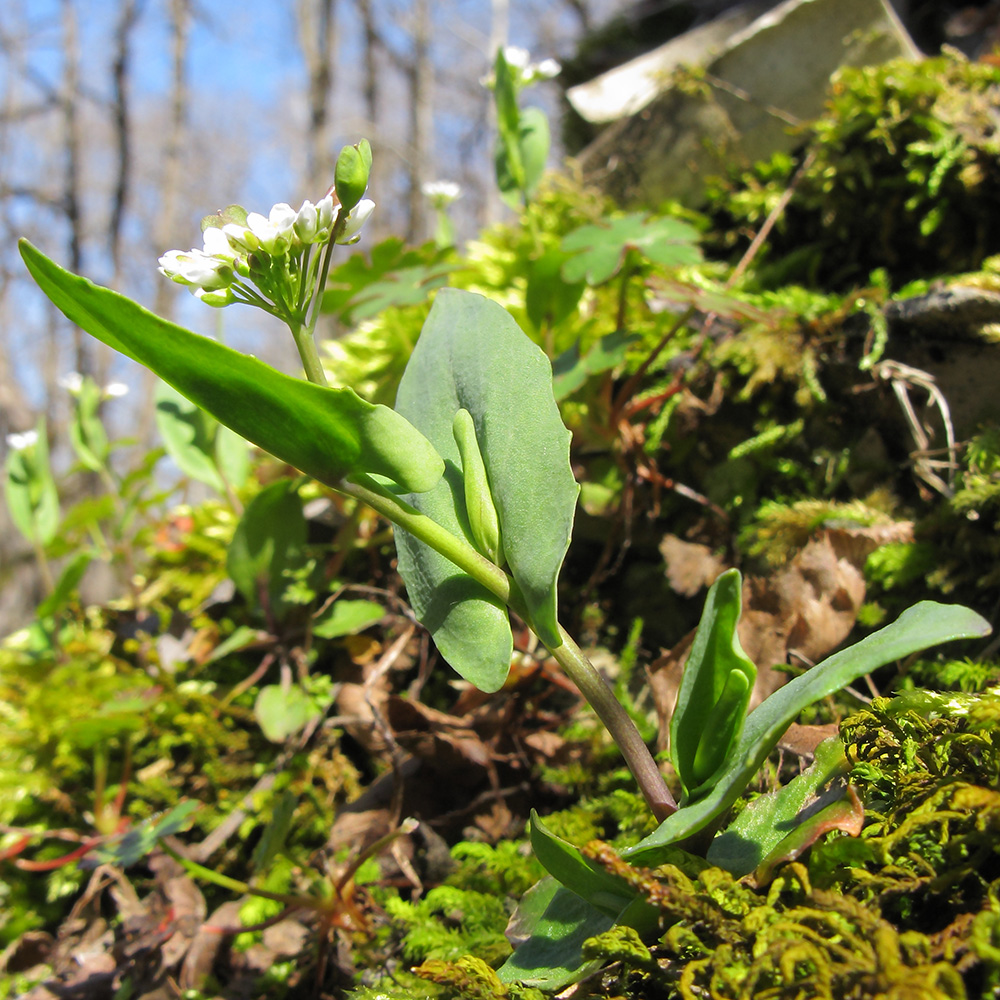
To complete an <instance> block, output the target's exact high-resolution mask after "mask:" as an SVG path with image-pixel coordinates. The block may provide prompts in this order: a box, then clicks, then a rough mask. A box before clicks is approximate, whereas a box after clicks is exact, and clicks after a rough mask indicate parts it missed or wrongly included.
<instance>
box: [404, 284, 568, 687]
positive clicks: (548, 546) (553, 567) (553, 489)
mask: <svg viewBox="0 0 1000 1000" xmlns="http://www.w3.org/2000/svg"><path fill="white" fill-rule="evenodd" d="M396 408H397V410H398V412H399V413H401V414H402V415H403V416H404V417H406V418H407V419H408V420H409V421H410V422H411V423H412V424H413V425H414V426H415V427H416V428H417V429H418V430H420V431H422V432H423V433H424V434H425V435H426V436H427V438H428V439H429V440H430V441H431V443H432V444H433V445H434V446H435V447H436V448H437V450H438V452H439V453H440V454H441V455H442V456H444V458H445V461H446V464H447V471H446V473H445V476H444V478H443V479H442V480H441V481H440V482H439V483H438V485H437V486H436V487H435V488H434V489H433V490H431V491H429V492H427V493H424V494H421V495H415V496H412V497H410V502H411V503H412V504H413V505H414V506H415V507H416V508H417V509H418V510H420V511H421V512H422V513H424V514H427V515H428V516H429V517H431V518H433V519H434V520H435V521H437V522H438V523H439V524H441V525H443V526H444V527H446V528H448V529H449V530H452V531H456V532H460V533H461V534H462V535H463V536H464V537H465V538H467V539H468V540H469V541H470V543H472V542H473V540H472V537H471V532H470V530H469V525H468V518H467V516H466V513H465V500H464V489H463V484H462V476H461V457H460V455H459V450H458V445H457V444H456V443H455V439H454V435H453V430H452V427H453V422H454V419H455V414H456V413H457V412H458V410H459V409H461V408H464V409H466V410H468V411H469V413H470V414H471V415H472V419H473V422H474V424H475V432H476V439H477V441H478V443H479V448H480V451H481V453H482V457H483V463H484V464H485V466H486V473H487V476H488V478H489V484H490V488H491V492H492V496H493V502H494V504H495V505H496V509H497V514H498V515H499V518H500V533H501V537H502V539H503V548H504V555H505V557H506V559H507V562H508V565H509V567H510V571H511V573H512V575H513V576H514V579H515V580H516V582H517V584H518V587H519V588H520V591H521V593H522V595H523V597H524V600H525V603H526V605H527V608H528V611H529V613H530V616H531V624H532V627H533V628H534V629H535V630H536V631H537V632H538V634H539V636H540V637H541V639H542V640H543V641H544V642H545V643H546V644H547V645H549V646H558V645H559V644H560V642H561V639H560V637H559V632H558V623H557V620H556V582H557V579H558V576H559V570H560V568H561V566H562V561H563V558H564V557H565V555H566V550H567V548H568V546H569V537H570V531H571V530H572V524H573V515H574V512H575V508H576V497H577V493H578V492H579V487H578V486H577V483H576V480H575V479H574V478H573V472H572V470H571V468H570V464H569V439H570V435H569V431H567V430H566V428H565V426H564V425H563V423H562V420H561V419H560V417H559V410H558V408H557V407H556V403H555V399H554V397H553V395H552V369H551V366H550V364H549V361H548V359H547V358H546V357H545V355H544V354H543V353H542V352H541V350H540V349H539V348H538V347H537V346H536V345H535V344H533V343H532V342H531V341H530V340H529V339H528V337H526V336H525V335H524V333H522V331H521V330H520V329H519V328H518V326H517V324H516V323H515V322H514V320H513V319H512V318H511V316H510V315H509V314H508V313H507V312H506V310H504V309H503V308H501V307H500V306H498V305H497V304H496V303H494V302H490V301H489V300H488V299H485V298H483V297H482V296H481V295H476V294H473V293H471V292H462V291H457V290H454V289H443V290H442V291H441V292H439V293H438V296H437V299H436V301H435V303H434V306H433V308H432V310H431V313H430V316H428V318H427V322H426V323H425V325H424V329H423V332H422V334H421V336H420V340H419V341H418V342H417V346H416V348H415V349H414V352H413V355H412V357H411V358H410V362H409V364H408V365H407V368H406V373H405V374H404V376H403V379H402V381H401V383H400V387H399V395H398V397H397V400H396ZM397 537H398V542H397V545H398V547H399V550H400V572H401V573H402V574H403V579H404V580H405V581H406V584H407V590H408V591H409V593H410V597H411V599H413V600H415V603H414V607H415V609H416V610H417V613H418V615H422V617H421V620H422V621H423V622H424V624H425V625H427V626H428V628H431V630H432V632H433V633H434V636H435V641H437V642H438V647H439V648H440V649H441V652H442V654H443V655H444V656H445V658H446V659H447V660H448V662H449V663H451V665H452V666H453V667H454V668H455V669H456V670H458V672H459V673H461V674H462V675H463V676H465V677H467V678H468V679H469V680H473V683H477V684H478V682H477V681H475V680H474V679H473V678H472V677H471V676H470V675H469V673H468V671H469V670H474V671H475V670H477V669H479V670H483V671H485V672H487V673H489V671H488V670H486V668H485V667H480V668H477V667H476V665H475V664H476V662H477V661H480V660H482V658H483V657H484V656H487V655H492V656H494V657H497V656H499V655H500V650H501V648H502V647H501V645H500V636H501V634H502V633H503V629H504V628H505V629H506V630H507V631H506V638H505V639H504V643H506V642H509V626H507V624H506V613H505V611H504V609H503V608H502V607H500V606H499V602H497V601H496V600H495V599H494V598H492V597H490V596H489V595H488V594H487V593H486V591H485V590H484V589H483V588H482V587H479V585H478V584H477V585H475V586H472V582H471V580H470V579H469V578H468V577H467V576H465V575H464V574H460V573H459V572H458V571H457V570H456V568H455V567H454V566H453V565H452V564H451V563H449V562H447V560H444V559H442V558H441V557H436V554H435V553H432V552H430V551H429V550H428V549H426V548H425V547H424V546H423V545H420V544H418V543H417V542H415V541H414V540H413V539H412V538H410V537H409V536H407V535H405V534H404V533H402V532H400V533H398V536H397ZM439 586H444V587H445V591H444V592H439V590H438V588H439ZM432 596H433V599H434V601H435V607H436V609H437V610H436V612H435V613H434V614H431V615H430V622H429V621H428V610H430V609H429V608H426V607H425V608H424V609H423V610H422V609H421V608H420V607H418V606H417V604H418V603H419V604H425V603H426V604H429V603H430V601H431V599H432ZM484 604H489V605H490V606H491V607H492V608H495V609H496V610H497V611H498V612H499V617H496V618H494V617H493V616H491V615H490V613H488V612H486V611H485V609H484V607H483V605H484ZM463 608H464V609H465V610H464V611H463V610H462V609H463ZM472 608H476V609H477V611H476V612H475V613H473V611H472ZM466 612H467V613H468V615H469V619H468V621H461V622H460V620H459V617H458V616H460V615H464V614H465V613H466ZM485 618H490V625H489V626H488V627H489V631H488V632H486V633H484V634H482V635H479V636H477V635H476V633H475V631H474V629H475V628H476V627H477V626H479V625H482V626H483V627H484V628H486V627H487V624H486V621H485V620H481V619H485ZM501 623H502V625H503V628H501ZM483 641H485V646H484V647H483V648H481V649H480V648H479V643H480V642H483ZM446 646H449V647H451V648H453V649H456V651H457V647H459V646H461V647H463V648H465V649H466V650H467V651H468V652H469V653H470V654H471V656H472V660H471V661H468V660H465V659H463V660H461V661H457V660H456V659H453V658H452V656H450V655H449V652H448V649H446V648H445V647H446ZM503 648H506V647H505V646H504V647H503ZM507 655H508V657H509V653H508V654H507ZM508 666H509V663H508V664H507V665H505V666H504V667H503V677H505V676H506V671H507V667H508ZM490 669H492V670H493V671H494V673H493V683H494V684H495V685H496V686H499V683H502V678H498V673H499V669H500V667H499V662H497V661H495V662H494V665H493V668H490ZM494 689H495V688H494Z"/></svg>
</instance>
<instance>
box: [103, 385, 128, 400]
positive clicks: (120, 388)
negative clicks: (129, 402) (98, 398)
mask: <svg viewBox="0 0 1000 1000" xmlns="http://www.w3.org/2000/svg"><path fill="white" fill-rule="evenodd" d="M127 394H128V386H127V385H126V384H125V383H124V382H109V383H108V384H107V385H106V386H105V387H104V395H105V397H106V398H107V399H115V398H116V397H118V396H125V395H127Z"/></svg>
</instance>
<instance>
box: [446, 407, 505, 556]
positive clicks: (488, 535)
mask: <svg viewBox="0 0 1000 1000" xmlns="http://www.w3.org/2000/svg"><path fill="white" fill-rule="evenodd" d="M452 433H453V434H454V435H455V443H456V444H457V445H458V452H459V454H460V455H461V456H462V473H463V477H464V481H465V508H466V511H467V512H468V515H469V526H470V527H471V529H472V540H473V541H474V542H475V545H476V548H477V549H479V551H480V552H482V554H483V555H484V556H486V558H487V559H489V560H490V561H491V562H494V563H496V565H497V566H502V565H503V549H502V547H501V540H500V518H499V517H498V516H497V509H496V507H495V506H494V505H493V494H492V493H491V492H490V483H489V480H488V479H487V477H486V466H485V465H484V464H483V456H482V454H481V453H480V451H479V441H478V440H477V438H476V425H475V422H474V421H473V419H472V414H471V413H469V411H468V410H459V411H458V413H456V414H455V420H454V423H453V424H452Z"/></svg>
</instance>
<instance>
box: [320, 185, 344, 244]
mask: <svg viewBox="0 0 1000 1000" xmlns="http://www.w3.org/2000/svg"><path fill="white" fill-rule="evenodd" d="M339 211H340V203H339V202H338V203H336V204H334V201H333V195H332V194H328V195H326V196H325V197H323V198H321V199H320V200H319V201H318V202H316V215H317V219H316V226H317V228H318V230H319V232H320V234H323V233H325V234H326V235H329V233H330V229H331V228H332V227H333V223H334V220H336V218H337V216H338V213H339ZM324 238H325V237H324Z"/></svg>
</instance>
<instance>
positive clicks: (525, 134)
mask: <svg viewBox="0 0 1000 1000" xmlns="http://www.w3.org/2000/svg"><path fill="white" fill-rule="evenodd" d="M560 70H561V67H560V65H559V63H557V62H556V61H555V59H543V60H542V61H541V62H538V63H533V62H532V61H531V56H530V55H529V54H528V52H527V50H526V49H521V48H517V47H516V46H513V45H508V46H506V47H502V48H499V49H497V52H496V58H495V60H494V63H493V72H492V73H491V74H490V75H489V76H487V77H485V78H484V79H483V80H482V83H483V85H484V86H486V87H488V88H489V89H490V90H492V91H493V102H494V105H495V107H496V116H497V145H496V152H495V154H494V165H495V167H496V177H497V186H498V187H499V188H500V195H501V197H502V198H503V200H504V201H505V202H507V204H508V205H509V206H510V207H511V208H513V209H517V210H519V209H521V208H523V207H526V206H527V205H528V203H529V202H530V201H531V198H532V197H533V195H534V193H535V191H536V190H537V188H538V184H539V182H540V181H541V179H542V174H543V173H544V172H545V166H546V163H547V161H548V157H549V148H550V145H551V138H550V135H549V120H548V118H547V117H546V115H545V112H544V111H542V109H541V108H534V107H525V108H522V107H521V104H520V97H521V91H522V90H524V88H525V87H528V86H530V85H531V84H534V83H538V82H539V81H541V80H550V79H552V77H554V76H558V75H559V72H560Z"/></svg>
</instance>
